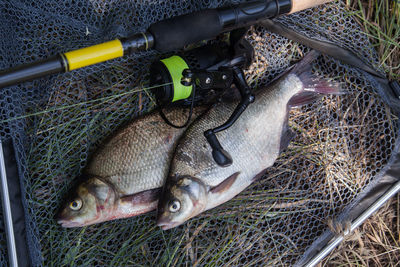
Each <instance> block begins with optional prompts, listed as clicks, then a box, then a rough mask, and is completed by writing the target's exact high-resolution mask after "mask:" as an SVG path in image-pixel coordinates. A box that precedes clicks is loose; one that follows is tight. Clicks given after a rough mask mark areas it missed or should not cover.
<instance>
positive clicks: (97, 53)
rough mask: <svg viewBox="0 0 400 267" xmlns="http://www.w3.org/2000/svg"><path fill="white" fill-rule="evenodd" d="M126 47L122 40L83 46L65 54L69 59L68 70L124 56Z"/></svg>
mask: <svg viewBox="0 0 400 267" xmlns="http://www.w3.org/2000/svg"><path fill="white" fill-rule="evenodd" d="M123 54H124V49H123V47H122V43H121V41H120V40H118V39H116V40H113V41H109V42H106V43H102V44H98V45H94V46H89V47H85V48H81V49H78V50H74V51H70V52H67V53H65V54H64V56H65V58H66V59H67V61H68V70H69V71H70V70H75V69H79V68H82V67H86V66H89V65H93V64H96V63H100V62H103V61H106V60H109V59H113V58H117V57H122V56H123Z"/></svg>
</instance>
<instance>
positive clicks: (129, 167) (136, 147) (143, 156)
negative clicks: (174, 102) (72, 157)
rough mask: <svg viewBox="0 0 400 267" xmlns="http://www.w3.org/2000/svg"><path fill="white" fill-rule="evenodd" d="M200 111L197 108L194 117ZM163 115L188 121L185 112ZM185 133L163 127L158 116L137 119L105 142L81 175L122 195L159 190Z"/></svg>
mask: <svg viewBox="0 0 400 267" xmlns="http://www.w3.org/2000/svg"><path fill="white" fill-rule="evenodd" d="M200 112H201V110H199V108H196V109H195V112H194V116H197V115H198V114H199V113H200ZM166 115H167V116H168V118H171V120H172V121H174V122H176V123H177V124H182V123H184V122H185V121H186V119H187V112H186V111H182V110H178V109H172V110H169V111H166ZM184 130H185V129H177V128H173V127H170V126H168V125H166V124H165V122H164V121H163V120H162V119H161V118H160V116H159V115H158V113H151V114H150V115H147V116H144V117H142V118H139V119H137V120H135V121H134V122H132V123H130V124H129V125H127V126H126V127H124V128H123V129H122V130H121V131H120V132H118V133H117V134H116V135H115V136H114V137H112V138H111V139H110V140H109V141H106V142H104V144H103V145H102V146H101V147H100V148H99V149H98V150H97V151H96V153H95V154H94V156H93V158H92V159H91V160H90V163H89V164H88V166H87V168H86V170H85V171H84V172H85V173H86V174H88V175H94V176H100V177H103V178H106V179H107V180H109V181H110V182H111V183H112V184H113V185H114V186H115V187H116V188H117V190H118V191H119V192H120V193H121V195H130V194H134V193H137V192H141V191H144V190H149V189H153V188H157V187H161V186H162V185H163V182H164V177H165V176H166V174H167V172H168V168H169V166H168V163H169V162H168V161H169V159H170V158H171V157H172V155H171V154H172V151H173V148H174V145H175V141H176V139H177V138H178V137H179V136H180V135H181V134H182V133H183V132H184Z"/></svg>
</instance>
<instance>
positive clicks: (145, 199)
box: [121, 188, 161, 206]
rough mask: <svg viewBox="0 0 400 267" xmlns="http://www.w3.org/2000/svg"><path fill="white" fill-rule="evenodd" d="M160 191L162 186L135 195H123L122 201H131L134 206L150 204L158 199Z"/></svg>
mask: <svg viewBox="0 0 400 267" xmlns="http://www.w3.org/2000/svg"><path fill="white" fill-rule="evenodd" d="M160 193H161V188H154V189H150V190H146V191H143V192H139V193H136V194H133V195H128V196H124V197H121V202H124V203H129V204H130V205H132V206H134V205H144V204H150V203H152V202H154V201H157V200H158V198H159V196H160Z"/></svg>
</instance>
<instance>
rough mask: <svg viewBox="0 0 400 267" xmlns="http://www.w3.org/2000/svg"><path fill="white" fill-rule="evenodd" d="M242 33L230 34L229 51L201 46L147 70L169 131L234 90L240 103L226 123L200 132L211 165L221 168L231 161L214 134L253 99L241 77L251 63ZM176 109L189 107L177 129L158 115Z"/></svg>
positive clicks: (251, 56) (250, 49)
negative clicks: (197, 107) (198, 108)
mask: <svg viewBox="0 0 400 267" xmlns="http://www.w3.org/2000/svg"><path fill="white" fill-rule="evenodd" d="M244 33H245V29H240V30H236V31H233V32H231V35H230V46H229V47H221V46H217V45H215V44H211V45H206V46H202V47H199V48H195V49H192V50H189V51H187V52H185V53H183V54H182V55H174V56H171V57H169V58H166V59H162V60H159V61H156V62H154V63H153V64H152V65H151V67H150V85H151V86H152V87H153V88H154V89H153V92H154V94H155V96H156V100H157V104H158V105H159V106H160V109H159V110H160V115H161V117H162V118H163V119H164V120H165V122H166V123H167V124H169V125H171V126H173V127H177V128H183V127H186V126H187V125H188V123H189V121H190V118H191V115H192V110H193V107H194V106H195V105H201V104H212V103H216V102H218V101H220V100H221V97H222V96H223V94H224V93H225V92H226V91H227V90H228V89H229V88H230V87H231V86H232V85H235V87H236V88H237V89H238V91H239V93H240V96H241V101H240V102H239V104H238V105H237V107H236V108H235V110H234V111H233V113H232V114H231V115H230V117H229V119H228V120H227V121H226V122H225V123H224V124H222V125H220V126H218V127H216V128H214V129H209V130H207V131H205V132H204V136H205V137H206V139H207V141H208V143H209V144H210V146H211V148H212V155H213V158H214V160H215V162H216V163H217V164H218V165H220V166H222V167H227V166H229V165H231V164H232V157H231V156H230V155H229V153H228V152H227V151H225V150H224V149H223V147H222V146H221V144H220V142H219V141H218V138H217V136H216V133H218V132H221V131H224V130H226V129H228V128H229V127H230V126H232V125H233V124H234V123H235V121H236V120H237V119H238V118H239V117H240V115H241V114H242V113H243V112H244V111H245V110H246V108H247V107H248V105H249V104H250V103H252V102H254V95H253V94H252V93H251V91H250V88H249V86H248V84H247V82H246V79H245V75H244V73H243V68H246V67H248V66H249V65H250V64H251V62H252V59H253V56H254V49H253V47H252V46H251V45H250V43H248V42H247V41H246V40H245V39H243V38H242V37H243V35H244ZM157 85H160V86H157ZM177 105H178V106H186V107H187V106H189V107H190V112H189V115H188V119H187V121H186V123H185V124H183V125H180V126H177V125H174V124H173V123H172V122H171V121H169V120H168V118H166V116H165V115H164V113H163V111H162V109H163V108H164V107H168V106H177Z"/></svg>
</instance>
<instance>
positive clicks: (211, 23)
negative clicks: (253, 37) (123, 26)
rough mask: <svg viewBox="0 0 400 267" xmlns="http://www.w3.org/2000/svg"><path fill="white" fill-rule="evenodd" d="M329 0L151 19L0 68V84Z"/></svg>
mask: <svg viewBox="0 0 400 267" xmlns="http://www.w3.org/2000/svg"><path fill="white" fill-rule="evenodd" d="M330 1H332V0H265V1H250V2H246V3H243V4H239V5H235V6H230V7H222V8H216V9H206V10H201V11H198V12H193V13H190V14H186V15H181V16H177V17H173V18H169V19H165V20H162V21H159V22H156V23H153V24H152V25H150V27H149V28H148V29H147V31H145V32H141V33H138V34H134V35H132V36H129V37H126V38H120V39H115V40H112V41H108V42H105V43H101V44H97V45H94V46H89V47H86V48H81V49H77V50H73V51H69V52H66V53H61V54H59V55H55V56H53V57H50V58H48V59H44V60H41V61H37V62H33V63H29V64H26V65H21V66H17V67H14V68H11V69H6V70H3V71H1V72H0V88H3V87H7V86H11V85H15V84H19V83H22V82H25V81H30V80H33V79H36V78H40V77H43V76H47V75H50V74H56V73H63V72H69V71H72V70H76V69H79V68H82V67H86V66H90V65H93V64H97V63H100V62H104V61H107V60H111V59H114V58H118V57H122V56H126V55H129V54H132V53H134V52H138V51H146V50H149V49H155V50H157V51H159V52H162V53H165V52H170V51H173V50H177V49H181V48H183V47H184V46H186V45H189V44H193V43H196V42H199V41H202V40H207V39H211V38H213V37H215V36H217V35H219V34H221V33H225V32H229V31H232V30H235V29H238V28H243V27H247V26H250V25H253V24H255V23H257V22H259V21H260V20H262V19H267V18H274V17H277V16H279V15H282V14H290V13H294V12H297V11H300V10H304V9H307V8H310V7H313V6H317V5H320V4H323V3H326V2H330ZM178 64H179V63H178Z"/></svg>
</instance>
